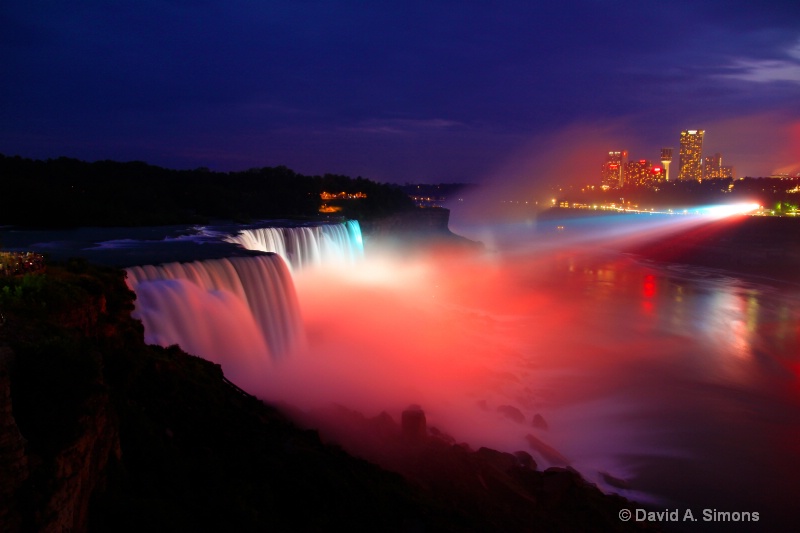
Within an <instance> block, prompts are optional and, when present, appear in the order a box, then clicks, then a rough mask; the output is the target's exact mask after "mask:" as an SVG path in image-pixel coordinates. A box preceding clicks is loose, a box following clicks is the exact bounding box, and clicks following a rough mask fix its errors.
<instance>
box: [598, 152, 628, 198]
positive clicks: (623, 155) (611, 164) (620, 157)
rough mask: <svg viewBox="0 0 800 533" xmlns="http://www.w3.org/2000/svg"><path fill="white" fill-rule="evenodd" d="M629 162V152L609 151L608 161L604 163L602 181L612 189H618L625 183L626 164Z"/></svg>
mask: <svg viewBox="0 0 800 533" xmlns="http://www.w3.org/2000/svg"><path fill="white" fill-rule="evenodd" d="M627 163H628V152H627V151H626V150H622V151H620V152H608V156H607V157H606V162H605V163H603V172H602V177H601V183H602V184H603V185H605V186H608V187H610V188H612V189H618V188H620V187H622V186H623V185H624V184H625V174H624V172H625V165H626V164H627Z"/></svg>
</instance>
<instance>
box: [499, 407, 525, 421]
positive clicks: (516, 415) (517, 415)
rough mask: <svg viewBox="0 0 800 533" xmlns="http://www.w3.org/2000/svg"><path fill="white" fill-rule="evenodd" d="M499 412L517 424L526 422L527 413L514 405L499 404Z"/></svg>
mask: <svg viewBox="0 0 800 533" xmlns="http://www.w3.org/2000/svg"><path fill="white" fill-rule="evenodd" d="M497 412H498V413H500V414H501V415H503V416H504V417H506V418H508V419H509V420H513V421H514V422H516V423H517V424H523V423H525V415H524V414H522V411H520V410H519V409H517V408H516V407H514V406H513V405H498V406H497Z"/></svg>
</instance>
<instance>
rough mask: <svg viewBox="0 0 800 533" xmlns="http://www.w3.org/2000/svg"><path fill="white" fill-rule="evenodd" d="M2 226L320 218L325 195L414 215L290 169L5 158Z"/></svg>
mask: <svg viewBox="0 0 800 533" xmlns="http://www.w3.org/2000/svg"><path fill="white" fill-rule="evenodd" d="M0 176H1V177H2V181H1V182H0V188H2V197H3V199H4V202H3V204H4V205H3V208H2V209H0V224H16V225H24V226H35V227H75V226H143V225H168V224H182V223H204V222H207V221H208V220H210V219H230V220H236V221H249V220H253V219H259V218H296V217H312V216H317V214H318V210H319V207H320V203H321V200H320V193H321V192H322V191H325V190H328V191H330V190H335V191H337V192H340V191H346V192H353V193H355V192H363V193H365V194H367V198H366V199H364V200H359V201H358V202H351V203H350V204H348V206H347V209H345V210H344V211H343V213H342V214H344V215H346V216H350V217H353V218H359V217H376V216H381V215H386V214H391V213H393V212H396V211H398V210H405V209H410V208H411V207H412V204H411V202H410V200H409V199H408V198H407V197H406V195H405V194H403V193H402V191H400V190H399V189H397V188H396V187H394V186H391V185H385V184H379V183H375V182H373V181H370V180H367V179H364V178H361V177H359V178H356V179H352V178H349V177H347V176H338V175H332V174H326V175H325V176H304V175H302V174H298V173H296V172H294V171H292V170H291V169H289V168H286V167H285V166H279V167H264V168H254V169H250V170H246V171H242V172H214V171H210V170H209V169H207V168H198V169H195V170H171V169H165V168H161V167H157V166H154V165H148V164H147V163H143V162H141V161H131V162H126V163H120V162H115V161H97V162H94V163H89V162H85V161H79V160H77V159H71V158H67V157H60V158H57V159H48V160H44V161H42V160H32V159H25V158H22V157H19V156H15V157H6V156H3V155H2V154H0Z"/></svg>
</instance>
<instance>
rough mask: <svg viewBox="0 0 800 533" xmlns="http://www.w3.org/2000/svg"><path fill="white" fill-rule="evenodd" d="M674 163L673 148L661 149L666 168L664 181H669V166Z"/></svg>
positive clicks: (662, 160)
mask: <svg viewBox="0 0 800 533" xmlns="http://www.w3.org/2000/svg"><path fill="white" fill-rule="evenodd" d="M670 163H672V148H662V149H661V164H662V165H663V167H664V180H665V181H669V164H670Z"/></svg>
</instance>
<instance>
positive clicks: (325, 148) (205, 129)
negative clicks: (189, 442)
mask: <svg viewBox="0 0 800 533" xmlns="http://www.w3.org/2000/svg"><path fill="white" fill-rule="evenodd" d="M0 71H1V72H2V75H1V76H0V153H3V154H6V155H22V156H24V157H32V158H50V157H59V156H62V155H63V156H69V157H75V158H79V159H85V160H89V161H94V160H101V159H114V160H120V161H129V160H140V161H146V162H148V163H152V164H157V165H162V166H167V167H171V168H196V167H201V166H204V167H209V168H211V169H214V170H223V171H228V170H244V169H247V168H251V167H261V166H276V165H286V166H288V167H290V168H292V169H294V170H296V171H298V172H301V173H305V174H320V173H326V172H331V173H340V174H346V175H350V176H359V175H360V176H363V177H366V178H370V179H374V180H378V181H390V182H395V183H406V182H433V183H435V182H453V181H468V182H481V181H484V182H485V181H495V182H497V181H502V180H504V179H510V178H511V177H514V178H520V177H521V178H524V179H531V180H537V179H541V180H545V179H548V178H550V179H552V178H553V176H554V175H558V178H559V179H562V178H563V179H565V180H566V179H569V180H573V181H581V180H582V181H586V178H587V176H588V177H590V178H596V179H597V180H598V182H599V168H600V165H601V164H602V162H603V159H604V152H607V151H608V150H612V149H628V150H629V151H630V154H631V157H632V158H634V159H645V158H646V159H652V160H656V159H658V156H659V151H660V148H661V147H662V146H672V147H675V148H676V149H677V147H678V137H679V134H680V131H681V130H682V129H705V130H706V145H705V150H704V152H705V153H713V152H721V153H722V155H723V164H726V165H733V166H734V167H735V172H736V175H737V176H738V177H742V176H765V175H769V174H771V173H774V172H779V171H780V172H789V173H796V172H800V2H798V1H797V0H787V1H781V2H779V1H769V0H767V1H765V2H762V3H759V4H756V3H754V2H752V1H751V0H748V1H744V0H721V1H699V0H694V1H682V0H677V1H671V2H652V1H642V0H636V1H617V2H615V1H605V0H582V1H561V2H534V1H530V0H526V1H505V2H486V1H463V0H460V1H435V0H426V1H424V2H417V1H413V0H403V1H393V2H365V1H347V0H342V1H305V0H293V1H285V2H274V1H272V2H271V1H261V0H252V1H248V0H226V1H224V2H222V1H203V0H173V1H167V0H160V1H159V0H150V1H145V0H136V1H125V0H122V1H115V2H108V1H100V0H89V1H84V0H75V1H71V2H64V1H44V0H42V1H39V0H35V1H32V0H26V1H20V0H4V1H3V2H2V3H0ZM676 154H677V150H676ZM673 168H675V167H673Z"/></svg>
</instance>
